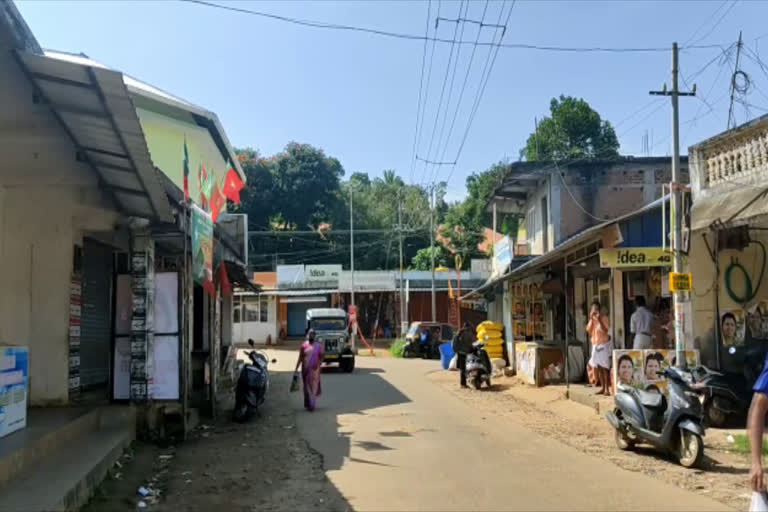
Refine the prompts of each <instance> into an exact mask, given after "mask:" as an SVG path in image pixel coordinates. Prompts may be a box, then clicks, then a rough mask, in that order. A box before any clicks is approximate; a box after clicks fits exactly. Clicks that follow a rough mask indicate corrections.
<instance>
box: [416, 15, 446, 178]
mask: <svg viewBox="0 0 768 512" xmlns="http://www.w3.org/2000/svg"><path fill="white" fill-rule="evenodd" d="M441 6H442V2H441V0H437V17H438V18H439V17H440V7H441ZM427 25H429V18H427ZM427 34H429V30H427ZM435 36H437V25H435ZM435 46H436V42H435V41H432V51H431V52H430V54H429V71H428V72H427V87H426V89H425V90H424V104H423V105H424V106H423V107H421V123H420V124H419V127H418V128H417V130H416V139H417V142H416V145H415V147H414V150H413V161H412V163H411V183H413V182H414V179H413V178H414V171H415V170H416V160H417V159H418V157H419V156H418V148H419V146H420V144H421V134H422V131H423V129H424V118H425V117H426V115H427V103H428V99H429V84H430V83H431V82H432V64H434V62H435Z"/></svg>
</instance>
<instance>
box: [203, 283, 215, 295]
mask: <svg viewBox="0 0 768 512" xmlns="http://www.w3.org/2000/svg"><path fill="white" fill-rule="evenodd" d="M203 290H204V291H205V293H207V294H208V295H209V296H210V297H213V296H215V295H216V288H215V287H214V286H213V281H208V280H206V281H203Z"/></svg>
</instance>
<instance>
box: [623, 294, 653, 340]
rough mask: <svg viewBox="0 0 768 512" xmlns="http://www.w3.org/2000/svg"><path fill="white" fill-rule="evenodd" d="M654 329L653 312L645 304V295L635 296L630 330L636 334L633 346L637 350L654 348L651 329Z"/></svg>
mask: <svg viewBox="0 0 768 512" xmlns="http://www.w3.org/2000/svg"><path fill="white" fill-rule="evenodd" d="M652 329H653V313H651V312H650V311H648V307H647V306H646V304H645V297H643V296H642V295H638V296H636V297H635V312H634V313H632V316H631V317H630V318H629V332H631V333H632V334H633V335H634V339H633V343H632V348H634V349H635V350H645V349H648V348H653V347H652V343H651V341H652V340H653V337H652V336H651V330H652Z"/></svg>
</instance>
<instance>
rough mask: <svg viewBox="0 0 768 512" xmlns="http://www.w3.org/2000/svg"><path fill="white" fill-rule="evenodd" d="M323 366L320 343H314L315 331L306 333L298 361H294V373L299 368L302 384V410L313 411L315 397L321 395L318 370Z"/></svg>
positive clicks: (315, 401)
mask: <svg viewBox="0 0 768 512" xmlns="http://www.w3.org/2000/svg"><path fill="white" fill-rule="evenodd" d="M322 365H323V346H322V343H317V342H315V331H314V330H312V329H310V330H309V331H308V332H307V339H306V340H304V343H302V344H301V348H300V349H299V359H298V361H296V370H295V371H296V372H298V371H299V366H301V380H302V382H303V384H304V408H305V409H306V410H308V411H314V410H315V406H316V405H317V397H319V396H320V394H321V393H322V389H321V386H320V369H321V367H322Z"/></svg>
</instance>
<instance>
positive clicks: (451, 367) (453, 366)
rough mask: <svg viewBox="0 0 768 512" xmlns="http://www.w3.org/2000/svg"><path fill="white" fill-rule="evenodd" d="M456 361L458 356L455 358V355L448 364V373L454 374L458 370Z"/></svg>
mask: <svg viewBox="0 0 768 512" xmlns="http://www.w3.org/2000/svg"><path fill="white" fill-rule="evenodd" d="M458 360H459V356H457V355H454V356H453V357H452V358H451V362H450V363H449V364H448V369H449V370H450V371H452V372H455V371H457V370H458V369H459V368H458Z"/></svg>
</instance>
